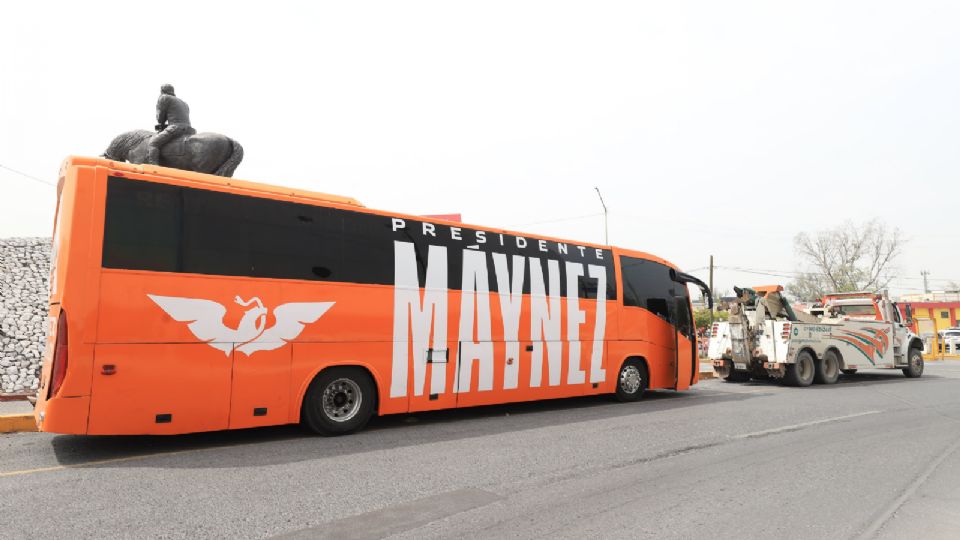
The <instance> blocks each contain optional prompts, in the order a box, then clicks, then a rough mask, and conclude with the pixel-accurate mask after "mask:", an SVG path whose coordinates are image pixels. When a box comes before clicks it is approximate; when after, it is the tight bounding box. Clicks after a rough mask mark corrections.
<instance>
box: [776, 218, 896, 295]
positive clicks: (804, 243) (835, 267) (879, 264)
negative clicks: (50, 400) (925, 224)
mask: <svg viewBox="0 0 960 540" xmlns="http://www.w3.org/2000/svg"><path fill="white" fill-rule="evenodd" d="M903 242H904V240H903V236H902V235H901V233H900V230H899V229H897V228H893V229H890V228H888V227H887V226H886V225H885V224H884V223H883V222H881V221H879V220H876V219H874V220H870V221H867V222H866V223H864V224H862V225H856V224H854V223H852V222H850V221H847V222H845V223H844V224H842V225H840V226H838V227H835V228H833V229H826V230H821V231H817V232H814V233H813V234H807V233H805V232H802V233H800V234H798V235H797V236H796V237H794V239H793V244H794V249H795V250H796V253H797V255H798V256H799V258H800V260H801V261H802V266H801V269H800V271H799V272H798V275H797V277H796V278H795V279H794V280H793V282H792V283H790V284H789V285H788V286H787V289H788V290H789V292H790V293H791V294H793V295H794V296H796V297H797V298H798V299H800V300H803V301H814V300H818V299H819V298H821V297H822V296H823V295H824V294H825V293H828V292H851V291H876V290H879V289H883V288H885V287H886V286H887V285H889V283H890V281H891V280H892V279H893V278H892V276H891V275H890V271H891V270H892V265H893V263H894V262H895V261H896V259H897V257H898V256H899V255H900V253H901V251H902V248H903Z"/></svg>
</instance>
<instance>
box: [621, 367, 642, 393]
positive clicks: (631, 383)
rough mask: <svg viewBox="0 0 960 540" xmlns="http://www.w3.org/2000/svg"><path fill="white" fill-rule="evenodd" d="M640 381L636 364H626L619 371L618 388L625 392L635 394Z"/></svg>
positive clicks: (638, 388)
mask: <svg viewBox="0 0 960 540" xmlns="http://www.w3.org/2000/svg"><path fill="white" fill-rule="evenodd" d="M642 382H643V379H642V378H641V377H640V370H639V369H638V368H637V366H627V367H625V368H623V371H621V372H620V389H621V390H623V391H624V392H626V393H627V394H636V393H637V391H638V390H640V384H641V383H642Z"/></svg>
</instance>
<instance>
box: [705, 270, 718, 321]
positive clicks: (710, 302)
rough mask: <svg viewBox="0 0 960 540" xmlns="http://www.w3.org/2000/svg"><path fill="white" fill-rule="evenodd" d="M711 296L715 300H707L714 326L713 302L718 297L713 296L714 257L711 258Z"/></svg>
mask: <svg viewBox="0 0 960 540" xmlns="http://www.w3.org/2000/svg"><path fill="white" fill-rule="evenodd" d="M710 296H712V297H713V298H711V299H709V300H707V305H708V306H710V326H713V307H714V306H713V300H714V299H715V298H716V297H717V295H715V294H713V255H711V256H710Z"/></svg>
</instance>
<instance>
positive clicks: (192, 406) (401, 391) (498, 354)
mask: <svg viewBox="0 0 960 540" xmlns="http://www.w3.org/2000/svg"><path fill="white" fill-rule="evenodd" d="M57 193H58V196H57V211H56V219H55V226H54V234H53V247H52V257H51V263H52V268H51V279H50V312H49V332H48V337H47V347H46V353H45V358H44V361H43V369H42V375H41V385H40V389H39V391H38V399H37V405H36V413H35V414H36V420H37V425H38V426H39V428H40V429H41V430H42V431H49V432H56V433H75V434H175V433H189V432H198V431H211V430H222V429H235V428H248V427H253V426H267V425H278V424H288V423H296V422H301V423H303V424H304V425H305V426H307V427H308V428H310V429H312V430H314V431H317V432H319V433H324V434H338V433H346V432H351V431H354V430H357V429H359V428H361V427H363V426H364V425H365V423H366V422H367V420H368V419H369V418H370V417H371V416H372V415H374V414H380V415H385V414H394V413H407V412H413V411H424V410H433V409H445V408H451V407H470V406H475V405H486V404H495V403H506V402H515V401H528V400H538V399H549V398H562V397H569V396H582V395H587V394H612V395H614V396H616V397H617V398H619V399H620V400H623V401H632V400H636V399H639V398H640V396H641V395H642V394H643V392H644V390H646V389H648V388H649V389H657V388H670V389H675V390H683V389H686V388H688V387H689V386H690V385H692V384H694V383H696V382H697V368H698V361H697V356H696V351H697V346H696V341H695V340H696V337H695V336H696V332H695V330H696V329H695V328H694V323H693V318H692V316H691V308H690V299H689V294H688V292H687V283H695V284H696V285H697V286H699V287H701V288H703V289H706V287H705V285H704V284H703V283H702V282H700V281H699V280H696V278H693V277H692V276H689V275H686V274H683V273H682V272H679V271H677V269H676V268H675V267H674V266H673V265H671V264H670V263H668V262H666V261H664V260H663V259H660V258H658V257H654V256H652V255H649V254H646V253H642V252H638V251H629V250H624V249H619V248H614V247H609V246H599V245H593V244H587V243H582V242H570V241H566V240H560V239H555V238H546V237H541V236H534V235H525V234H520V233H516V232H509V231H505V230H501V229H493V228H485V227H474V226H466V225H463V224H461V223H457V222H449V221H442V220H438V219H433V218H429V219H428V218H423V217H417V216H412V215H404V214H397V213H392V212H382V211H377V210H370V209H367V208H365V207H363V206H362V205H361V204H359V203H358V202H357V201H355V200H353V199H350V198H345V197H337V196H332V195H325V194H321V193H312V192H307V191H300V190H293V189H285V188H280V187H274V186H269V185H264V184H256V183H252V182H244V181H240V180H234V179H230V178H221V177H216V176H210V175H205V174H199V173H191V172H185V171H180V170H176V169H168V168H163V167H154V166H148V165H130V164H126V163H117V162H113V161H109V160H104V159H93V158H81V157H72V158H68V159H67V160H66V161H65V163H64V165H63V168H62V169H61V175H60V181H59V185H58V190H57ZM707 296H708V297H709V294H708V295H707Z"/></svg>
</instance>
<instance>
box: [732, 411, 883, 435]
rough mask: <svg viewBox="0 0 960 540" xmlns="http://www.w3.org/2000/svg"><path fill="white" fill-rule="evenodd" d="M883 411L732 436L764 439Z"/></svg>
mask: <svg viewBox="0 0 960 540" xmlns="http://www.w3.org/2000/svg"><path fill="white" fill-rule="evenodd" d="M881 412H883V411H866V412H861V413H855V414H848V415H846V416H834V417H832V418H824V419H823V420H814V421H812V422H804V423H802V424H793V425H789V426H783V427H778V428H773V429H765V430H763V431H754V432H751V433H744V434H742V435H731V436H730V438H731V439H752V438H754V437H763V436H764V435H773V434H776V433H785V432H787V431H796V430H798V429H803V428H806V427H810V426H816V425H819V424H828V423H830V422H839V421H840V420H847V419H849V418H857V417H858V416H867V415H870V414H877V413H881Z"/></svg>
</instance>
